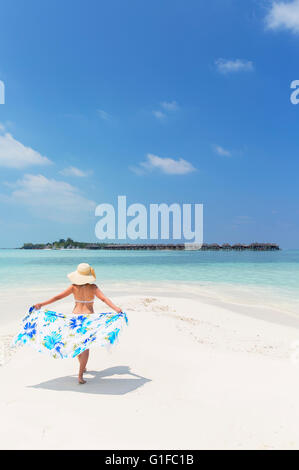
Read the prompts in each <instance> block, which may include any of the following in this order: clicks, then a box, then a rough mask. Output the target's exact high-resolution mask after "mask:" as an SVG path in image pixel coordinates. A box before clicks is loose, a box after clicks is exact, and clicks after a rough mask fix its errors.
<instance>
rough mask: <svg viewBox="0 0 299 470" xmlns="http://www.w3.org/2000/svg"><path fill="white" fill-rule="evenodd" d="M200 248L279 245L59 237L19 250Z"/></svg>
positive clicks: (269, 245) (266, 248) (269, 246)
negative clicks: (115, 240)
mask: <svg viewBox="0 0 299 470" xmlns="http://www.w3.org/2000/svg"><path fill="white" fill-rule="evenodd" d="M76 249H86V250H200V251H245V250H247V251H278V250H280V248H279V245H277V244H276V243H258V242H254V243H251V244H250V245H244V244H240V243H237V244H234V245H230V244H228V243H225V244H223V245H218V244H217V243H211V244H207V243H204V244H203V245H202V246H200V245H196V244H193V243H172V244H171V243H146V244H145V243H144V244H142V243H138V244H137V243H135V244H133V243H88V242H76V241H74V240H72V239H71V238H67V239H66V240H65V239H63V238H61V239H60V240H58V241H55V242H49V243H24V245H23V246H22V247H21V250H76Z"/></svg>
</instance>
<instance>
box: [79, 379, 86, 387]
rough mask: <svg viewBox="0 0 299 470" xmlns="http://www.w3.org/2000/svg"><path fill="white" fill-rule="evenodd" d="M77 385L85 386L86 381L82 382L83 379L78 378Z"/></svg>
mask: <svg viewBox="0 0 299 470" xmlns="http://www.w3.org/2000/svg"><path fill="white" fill-rule="evenodd" d="M78 383H79V384H81V385H83V384H86V380H84V379H83V377H78Z"/></svg>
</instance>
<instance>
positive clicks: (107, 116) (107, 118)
mask: <svg viewBox="0 0 299 470" xmlns="http://www.w3.org/2000/svg"><path fill="white" fill-rule="evenodd" d="M98 115H99V116H100V118H101V119H103V120H104V121H110V119H111V116H110V114H108V113H106V111H104V110H103V109H98Z"/></svg>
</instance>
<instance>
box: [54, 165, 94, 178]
mask: <svg viewBox="0 0 299 470" xmlns="http://www.w3.org/2000/svg"><path fill="white" fill-rule="evenodd" d="M59 173H60V174H61V175H64V176H77V177H79V178H84V177H86V176H89V175H90V174H91V171H90V170H88V171H83V170H80V169H79V168H76V167H75V166H69V167H68V168H64V170H61V171H60V172H59Z"/></svg>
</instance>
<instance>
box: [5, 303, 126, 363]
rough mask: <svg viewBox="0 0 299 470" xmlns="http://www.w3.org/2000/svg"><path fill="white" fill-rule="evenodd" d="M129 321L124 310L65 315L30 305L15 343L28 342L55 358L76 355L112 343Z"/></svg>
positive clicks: (13, 343)
mask: <svg viewBox="0 0 299 470" xmlns="http://www.w3.org/2000/svg"><path fill="white" fill-rule="evenodd" d="M127 323H128V318H127V315H126V314H125V313H124V312H122V313H91V314H84V315H78V314H64V313H57V312H53V311H51V310H42V309H41V310H35V309H34V308H33V307H31V308H30V310H29V313H28V315H26V317H25V318H23V320H22V328H21V331H20V332H19V333H18V335H17V336H16V337H15V338H14V340H13V342H12V346H21V345H23V344H29V345H31V346H33V347H34V348H35V349H37V351H38V352H47V353H48V354H50V355H51V356H52V357H53V358H55V359H65V358H69V357H76V356H78V354H81V353H82V352H83V351H85V349H89V348H90V347H91V345H97V346H109V345H111V344H113V343H115V341H116V340H117V339H118V335H119V333H120V331H121V330H122V328H123V326H124V325H126V324H127Z"/></svg>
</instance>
